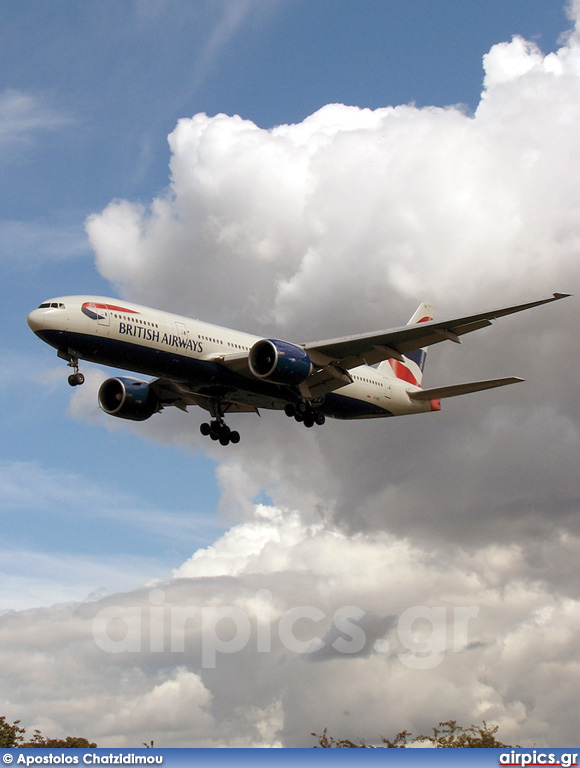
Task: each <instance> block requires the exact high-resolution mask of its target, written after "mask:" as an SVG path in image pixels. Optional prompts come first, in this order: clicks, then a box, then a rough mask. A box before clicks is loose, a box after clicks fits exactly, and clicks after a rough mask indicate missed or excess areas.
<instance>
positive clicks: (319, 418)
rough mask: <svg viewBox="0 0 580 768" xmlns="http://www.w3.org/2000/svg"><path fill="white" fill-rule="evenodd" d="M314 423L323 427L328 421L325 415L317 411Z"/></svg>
mask: <svg viewBox="0 0 580 768" xmlns="http://www.w3.org/2000/svg"><path fill="white" fill-rule="evenodd" d="M314 421H315V422H316V424H318V426H319V427H321V426H322V425H323V424H324V422H325V421H326V416H325V415H324V414H323V413H320V411H317V412H316V413H315V414H314Z"/></svg>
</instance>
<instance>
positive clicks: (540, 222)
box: [0, 3, 580, 746]
mask: <svg viewBox="0 0 580 768" xmlns="http://www.w3.org/2000/svg"><path fill="white" fill-rule="evenodd" d="M570 13H571V15H572V17H573V20H574V21H576V19H577V18H578V3H575V4H573V5H571V6H570ZM484 68H485V80H484V89H483V93H482V97H481V101H480V104H479V105H478V107H477V109H476V110H475V112H474V114H472V115H470V114H466V113H465V112H464V111H463V110H462V109H459V108H457V107H447V108H437V107H429V108H422V109H418V108H416V107H414V106H412V105H406V106H395V107H385V108H383V109H377V110H368V109H360V108H358V107H353V106H350V107H347V106H344V105H339V104H335V105H327V106H326V107H324V108H322V109H321V110H319V111H318V112H316V113H315V114H313V115H311V116H310V117H308V118H306V119H305V120H304V121H303V122H302V123H300V124H297V125H283V126H277V127H275V128H272V129H270V130H265V129H262V128H259V127H258V126H256V125H255V124H254V123H252V122H251V121H249V120H246V119H243V118H242V117H239V116H227V115H217V116H214V117H209V116H207V115H204V114H199V115H195V116H193V117H191V118H187V119H182V120H180V121H179V123H178V125H177V126H176V128H175V130H174V131H173V133H172V134H171V135H170V137H169V144H170V148H171V153H172V155H171V168H170V170H171V178H170V184H169V187H168V188H167V189H166V190H165V191H164V192H163V193H162V194H160V195H159V196H158V197H157V198H156V199H155V200H154V201H153V203H152V204H151V205H150V206H145V205H142V204H136V203H132V202H129V201H126V200H117V201H114V202H112V203H111V204H110V205H108V206H107V208H106V209H105V210H104V211H102V212H101V213H98V214H94V215H93V216H91V217H90V219H89V220H88V222H87V232H88V235H89V238H90V242H91V245H92V247H93V248H94V250H95V254H96V263H97V267H98V269H99V270H100V272H101V274H102V275H103V276H104V277H105V278H106V279H108V280H109V281H110V282H111V283H112V284H113V285H114V286H115V287H116V289H117V290H118V291H119V292H120V293H121V294H122V295H123V296H126V297H128V298H131V299H134V300H138V301H141V302H143V303H146V304H150V305H152V306H157V307H160V308H164V309H168V310H174V311H178V312H182V313H184V314H187V315H190V316H195V317H203V318H204V319H207V320H210V321H215V322H219V323H221V324H225V325H233V326H234V327H239V328H240V329H244V330H250V331H254V332H256V333H264V334H266V333H268V334H275V335H277V336H281V337H286V338H290V339H294V340H297V341H301V340H308V339H313V338H324V337H332V336H336V335H340V334H348V333H354V332H356V331H364V330H371V329H376V328H381V327H383V328H384V327H388V326H392V325H399V324H400V323H401V322H404V321H405V320H406V319H407V317H408V316H410V314H411V313H412V312H413V310H414V309H415V306H416V305H417V303H418V302H419V301H420V300H424V299H426V300H429V301H432V302H433V303H435V304H437V305H438V306H439V308H440V311H441V313H444V314H448V315H451V314H455V313H456V312H463V311H470V310H473V309H478V308H481V309H484V308H491V307H493V306H497V305H501V304H504V303H508V302H512V301H518V300H520V299H526V298H528V297H535V296H542V295H545V294H550V293H552V292H553V291H555V290H562V291H569V292H577V291H578V252H579V245H580V223H579V219H578V215H577V212H578V208H579V203H580V199H579V198H580V193H579V187H578V183H577V178H576V175H577V174H576V173H575V169H576V168H577V167H578V166H579V164H580V134H579V133H578V130H577V126H578V124H580V98H579V96H580V41H579V39H578V34H577V32H576V30H573V31H572V32H571V33H570V34H569V35H568V36H567V37H566V39H565V41H564V42H563V44H562V47H561V48H560V49H559V50H558V51H556V52H554V53H550V54H548V55H545V54H543V53H542V52H541V51H540V50H539V49H538V48H537V47H536V46H535V45H533V44H531V43H529V42H527V41H525V40H522V39H521V38H518V37H516V38H514V39H513V40H512V41H511V42H507V43H500V44H498V45H496V46H494V47H493V48H492V49H491V50H490V51H489V53H488V54H487V55H486V56H485V58H484ZM574 302H575V300H574V299H568V300H567V301H566V302H561V303H558V304H556V305H550V306H549V307H544V308H541V309H537V310H533V311H531V312H530V313H526V314H524V315H520V316H518V317H515V318H505V319H503V320H501V321H498V323H497V324H496V325H495V327H494V328H492V329H488V330H485V331H481V332H480V333H478V334H474V336H473V337H469V338H467V339H465V341H464V343H463V344H462V346H461V348H457V346H456V345H447V346H445V345H440V346H439V347H437V348H434V349H432V350H431V351H430V352H429V357H428V364H427V365H428V367H427V371H426V378H425V383H426V384H427V385H435V384H450V383H453V382H456V381H465V380H469V379H470V378H474V379H475V378H485V377H491V376H495V375H498V376H499V375H509V374H518V375H522V376H524V377H525V378H526V379H528V381H527V383H526V384H525V385H520V386H518V387H514V388H513V390H514V391H512V390H511V389H510V390H508V391H502V392H499V393H498V392H492V393H481V394H478V395H473V396H467V397H465V398H458V399H457V400H456V401H453V402H448V403H446V404H445V408H444V411H443V413H441V414H430V415H428V416H427V415H425V416H421V417H414V418H410V417H408V418H403V419H396V420H392V421H376V422H370V423H354V424H349V423H341V422H333V423H327V424H326V425H325V427H324V428H322V429H316V430H305V429H303V428H302V427H300V425H297V424H295V423H294V422H288V421H287V420H285V419H284V417H283V416H281V415H280V414H264V418H262V419H261V420H259V419H257V418H255V417H253V416H247V415H239V416H236V417H232V418H231V423H232V426H234V423H235V427H236V428H237V429H240V431H241V432H242V442H241V443H240V445H239V446H236V447H235V448H234V447H233V446H230V447H229V449H228V450H227V451H223V450H221V449H220V448H221V447H220V446H216V445H215V444H210V443H209V441H207V442H206V443H204V442H203V441H202V438H201V437H200V436H199V433H198V432H197V423H198V422H199V421H200V420H201V419H198V418H196V416H194V415H193V414H192V415H191V416H190V417H186V416H185V415H184V414H182V413H176V414H171V413H168V412H164V413H163V414H161V415H160V416H155V417H153V418H152V419H151V420H150V421H148V422H145V423H143V424H138V425H125V424H123V425H121V427H120V428H124V429H126V428H130V429H135V430H136V431H138V432H139V434H141V435H143V436H144V437H147V438H149V439H153V440H157V441H159V442H160V443H163V442H170V443H172V444H181V445H183V446H184V447H188V448H191V449H194V450H204V451H207V452H208V453H211V455H212V456H214V457H215V458H217V459H218V461H219V468H218V473H217V479H218V482H219V483H220V486H221V488H222V507H223V512H224V514H226V515H230V516H231V518H232V524H231V527H230V530H229V531H228V532H227V533H226V534H225V535H224V536H223V537H222V538H221V539H219V540H218V541H216V542H215V543H214V544H213V545H212V546H210V547H207V548H206V549H203V550H199V551H197V552H195V553H193V554H192V557H191V558H190V559H189V560H188V561H187V562H186V563H184V564H182V565H181V566H179V567H177V568H176V570H175V573H174V574H173V578H172V580H171V581H169V582H167V583H166V584H161V585H159V589H158V590H153V592H154V593H155V594H153V595H152V591H151V590H150V589H147V590H141V591H137V592H130V593H126V594H123V595H116V596H113V597H111V598H107V599H106V600H101V601H96V602H94V603H90V604H84V605H82V606H80V607H79V606H67V607H63V608H62V609H45V610H43V611H32V612H27V613H21V614H15V615H10V616H6V617H4V618H3V623H2V629H1V631H2V632H3V633H4V634H3V638H4V641H5V642H3V644H2V647H3V648H4V649H7V650H5V651H4V653H5V658H4V659H3V662H2V664H0V668H1V669H3V670H5V671H4V672H3V675H4V677H5V685H4V686H3V689H4V690H10V691H14V693H13V694H11V702H10V708H9V709H8V710H7V713H8V714H9V715H10V716H14V717H18V716H20V715H21V714H22V713H23V712H25V711H26V712H27V713H28V712H31V711H32V712H33V713H34V717H38V718H40V716H41V713H44V716H46V717H49V718H51V722H53V723H54V724H55V725H56V724H58V725H59V730H60V731H72V730H74V731H76V732H86V733H87V735H90V736H91V737H92V738H95V739H97V740H98V741H100V742H101V743H107V744H113V743H116V744H124V743H126V744H134V743H138V741H141V740H145V739H150V738H154V739H155V740H156V742H157V743H163V744H172V745H181V744H192V743H195V744H196V745H199V746H205V745H224V744H227V745H232V746H235V745H246V746H249V745H260V744H273V743H281V744H284V745H287V746H303V745H305V744H308V734H309V733H310V731H312V730H319V731H321V730H322V729H323V728H324V727H325V726H328V727H329V728H330V731H331V733H334V734H336V735H344V736H349V737H351V738H352V737H356V736H361V737H364V738H367V739H373V738H376V736H377V735H378V734H379V733H386V734H391V733H394V732H396V731H398V730H401V729H403V728H409V729H411V730H413V731H415V732H418V731H421V730H423V731H424V730H427V729H428V728H429V727H430V726H431V725H433V724H434V722H435V721H436V720H437V719H442V720H443V719H447V718H454V719H458V720H460V721H462V722H464V723H465V724H468V723H469V722H471V721H477V720H481V719H486V720H487V721H488V722H497V723H498V724H499V725H500V727H501V736H502V737H503V738H504V739H506V740H512V741H513V742H518V743H536V744H538V745H539V744H545V743H547V742H548V741H551V742H552V743H564V742H566V741H572V740H573V739H574V738H575V736H576V727H577V722H576V721H577V717H576V715H575V713H576V711H577V709H576V705H575V698H574V696H575V693H574V691H577V689H578V682H579V681H578V679H577V677H578V676H577V668H578V652H577V649H576V648H575V646H574V643H573V638H574V636H577V630H578V627H577V616H578V601H577V595H578V587H579V584H578V575H577V568H576V566H575V564H576V563H577V557H578V551H579V549H580V531H579V530H578V519H579V518H578V506H579V505H578V501H579V497H580V488H579V485H578V472H577V463H578V462H577V457H578V455H579V454H580V427H579V422H578V413H577V411H578V409H577V401H578V374H577V371H576V367H575V360H576V358H577V355H578V352H579V348H578V347H579V345H578V335H577V331H576V326H577V315H578V313H577V309H576V304H575V303H574ZM87 392H88V389H87V390H85V391H84V392H80V391H79V392H75V393H74V395H73V410H74V411H75V413H76V414H77V415H81V416H82V415H83V414H87V413H88V409H89V408H90V409H94V403H93V405H89V403H88V402H87V400H86V395H87ZM91 413H93V414H94V411H93V410H91ZM196 415H199V414H196ZM260 494H267V495H268V496H269V498H270V499H271V502H269V503H267V504H262V505H257V504H256V498H257V497H259V495H260ZM115 606H117V608H118V609H122V610H125V609H135V612H134V613H132V614H123V615H124V616H125V617H126V618H127V617H128V616H133V619H134V620H135V621H138V622H140V623H139V624H138V626H139V633H140V634H139V639H140V642H141V646H140V652H139V653H137V652H134V653H133V652H130V651H127V652H123V653H106V652H105V651H103V650H102V648H99V646H98V645H97V644H96V641H95V638H94V636H93V628H94V621H95V619H96V617H97V616H98V615H100V616H101V617H102V616H103V614H102V613H100V612H101V611H103V610H109V611H111V610H113V609H115ZM188 606H189V607H195V608H196V612H195V613H194V614H193V615H192V616H190V617H187V616H184V615H183V614H180V616H181V618H182V619H183V620H184V621H185V624H182V625H179V626H181V627H182V634H181V635H180V637H179V638H178V640H179V642H182V644H183V649H180V650H176V649H174V650H173V652H172V651H171V639H172V637H171V626H172V625H171V624H169V625H168V624H167V623H165V624H163V625H162V627H161V629H159V628H158V625H159V622H160V621H161V618H165V621H166V622H167V621H168V618H167V617H168V615H169V616H170V615H171V608H180V609H183V608H186V607H188ZM300 607H307V608H308V612H307V614H305V615H304V616H302V617H300V616H298V615H297V614H296V613H292V611H295V610H296V609H297V608H300ZM202 608H204V609H205V608H207V609H211V610H212V611H213V613H211V611H210V613H208V614H207V616H209V617H210V618H209V619H207V621H208V622H209V623H207V624H206V625H205V631H206V633H207V632H210V630H211V628H212V627H214V628H215V625H214V624H212V623H211V622H212V621H214V622H215V620H216V618H217V617H219V616H220V615H221V617H222V620H223V622H224V625H223V628H222V629H223V635H220V640H219V642H218V641H215V643H217V644H218V645H220V643H221V646H220V647H221V648H223V647H224V646H227V644H228V643H233V644H234V645H235V640H236V633H235V631H236V629H237V630H239V632H241V633H242V635H241V636H238V639H239V637H242V639H244V640H245V642H244V644H243V645H242V647H240V648H239V649H237V650H236V652H235V653H217V654H216V655H215V658H213V661H215V664H214V665H213V666H212V664H211V663H209V662H211V661H212V657H211V654H210V656H207V654H206V656H205V657H204V646H203V644H204V624H203V617H204V615H206V614H204V613H203V611H202ZM220 610H222V614H219V611H220ZM462 611H463V612H464V613H461V612H462ZM470 611H471V613H470ZM337 612H338V613H337ZM105 615H111V614H110V613H109V614H105ZM244 617H245V618H244ZM57 619H58V621H57ZM210 619H211V620H210ZM294 619H296V621H295V622H294V623H293V621H294ZM460 619H462V620H464V622H465V621H466V622H467V623H466V624H465V626H464V627H463V629H457V622H458V621H459V620H460ZM119 621H121V629H122V626H123V624H122V620H120V619H119ZM115 626H116V625H115ZM115 626H111V628H110V630H111V633H112V635H111V636H109V641H111V642H115V639H116V641H118V642H121V641H122V639H123V633H122V631H121V630H120V629H119V627H118V626H117V628H116V629H115ZM31 627H34V628H35V629H36V630H38V628H39V627H40V628H41V629H42V632H38V631H36V634H35V635H34V636H33V634H32V630H31V629H30V628H31ZM156 627H157V628H156ZM168 627H169V628H168ZM281 627H282V628H283V629H284V628H285V630H284V631H286V630H288V628H289V627H291V628H292V631H293V632H294V635H293V636H292V637H291V638H290V641H292V640H294V641H295V643H294V646H293V648H289V647H288V646H287V644H285V642H284V639H283V636H282V635H283V634H284V633H283V632H281V629H280V628H281ZM355 627H358V630H359V631H362V632H363V634H364V640H365V642H364V643H363V644H362V645H361V644H360V642H359V643H358V644H357V639H358V640H361V639H362V637H361V635H360V634H357V631H356V629H355ZM268 628H270V630H271V631H270V632H269V633H268V632H267V631H266V630H267V629H268ZM456 630H457V631H456ZM115 632H116V633H117V634H115ZM23 637H24V638H26V642H27V643H28V644H29V645H28V646H27V647H30V648H31V649H32V650H33V651H34V654H35V655H34V658H35V659H36V661H35V668H34V670H32V669H31V670H30V671H27V670H26V669H24V670H23V664H22V662H19V663H17V661H15V659H16V657H17V651H18V653H21V646H20V645H19V642H21V641H22V638H23ZM37 637H42V638H43V642H44V638H46V647H44V646H43V645H42V643H40V642H39V641H38V640H37V639H35V638H37ZM285 637H286V639H287V640H288V636H287V635H285ZM101 639H103V637H102V636H101ZM105 639H106V638H105ZM57 640H58V643H57ZM152 642H153V643H154V644H155V643H156V644H157V645H155V648H153V649H152V647H151V643H152ZM35 643H36V644H35ZM215 643H214V645H215ZM267 643H269V646H268V647H267V648H265V645H264V644H266V645H267ZM320 643H322V646H321V645H320ZM344 644H347V645H349V647H350V650H351V651H352V652H351V653H350V654H349V653H343V652H342V651H340V650H337V647H336V646H338V648H339V649H340V648H341V647H342V648H344ZM290 645H292V643H291V642H290ZM355 646H356V650H355V649H354V647H355ZM229 647H230V648H231V647H233V646H232V645H230V646H229ZM11 649H12V650H11ZM297 649H302V650H304V649H307V650H309V651H312V652H313V653H312V654H307V653H304V652H302V651H300V650H297ZM109 650H110V648H109ZM206 651H207V648H206ZM49 655H50V664H49V661H48V656H49ZM204 659H205V662H208V663H204ZM307 660H308V661H309V662H310V663H306V662H307ZM57 671H58V673H60V674H61V677H60V678H59V680H58V681H57V683H58V684H57V686H56V688H55V687H54V685H52V683H53V682H54V676H55V675H56V674H57ZM16 675H20V676H21V677H18V678H17V677H16ZM33 677H34V680H35V685H34V701H35V702H36V703H35V704H34V705H33V704H31V702H32V700H33V697H32V694H31V690H32V683H31V680H32V678H33ZM45 680H50V681H51V685H49V684H48V683H46V684H45V682H44V681H45ZM232 680H235V685H233V684H232ZM39 681H40V682H39ZM65 689H66V693H65ZM418 691H420V696H419V695H418V693H417V692H418ZM75 697H77V699H78V701H80V700H81V698H82V700H83V701H86V700H90V701H91V705H90V707H87V706H85V707H83V706H80V705H79V707H73V706H71V705H70V699H71V698H72V699H75ZM576 698H577V697H576ZM77 699H75V700H77ZM63 702H66V705H65V703H63ZM160 702H164V703H165V704H166V706H167V709H168V711H169V712H172V713H174V717H170V718H168V719H167V721H166V722H159V723H158V724H157V725H155V724H153V726H152V728H146V726H147V721H148V713H150V712H151V711H152V709H154V708H155V707H156V706H157V705H158V704H159V703H160ZM184 706H186V707H187V706H190V707H191V711H193V712H195V713H196V724H195V725H193V724H192V723H191V721H190V720H188V719H187V718H186V719H182V716H181V714H178V713H179V712H181V711H182V710H181V709H180V708H181V707H184ZM31 707H32V709H31ZM95 713H96V716H95ZM111 713H119V717H115V716H114V714H113V716H112V715H111ZM184 717H185V716H184ZM29 719H30V718H29V717H28V718H27V722H28V721H29ZM88 723H90V724H92V730H90V732H89V731H88V730H87V727H86V726H85V724H88ZM123 728H125V729H126V730H123ZM224 734H227V736H225V735H224ZM137 740H138V741H137Z"/></svg>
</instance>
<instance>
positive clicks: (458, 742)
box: [311, 720, 511, 749]
mask: <svg viewBox="0 0 580 768" xmlns="http://www.w3.org/2000/svg"><path fill="white" fill-rule="evenodd" d="M497 730H498V726H497V725H492V726H488V725H487V723H486V722H485V720H484V721H483V724H482V725H470V726H469V728H463V727H462V726H461V725H457V721H456V720H447V721H446V722H444V723H439V728H433V734H432V735H431V736H423V735H421V736H417V737H416V738H413V735H412V734H411V733H410V732H409V731H400V732H399V733H397V735H396V736H395V737H394V738H393V739H387V738H385V737H384V736H381V745H378V746H375V745H373V744H366V743H365V742H364V741H360V742H359V743H358V744H357V743H355V742H354V741H351V740H350V739H335V738H334V737H333V736H329V735H328V732H327V731H328V729H327V728H325V729H324V731H323V732H322V734H318V733H312V734H311V736H314V737H315V738H316V739H317V740H318V743H317V744H315V745H314V748H315V749H317V748H318V749H405V747H407V746H408V744H409V743H410V742H412V743H413V744H414V745H416V744H417V742H429V744H430V745H431V746H433V747H436V748H438V749H471V748H486V747H489V748H492V747H504V748H505V747H508V748H509V747H510V746H511V745H510V744H503V743H502V742H501V741H498V740H497V739H496V738H495V734H496V733H497Z"/></svg>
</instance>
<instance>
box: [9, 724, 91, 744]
mask: <svg viewBox="0 0 580 768" xmlns="http://www.w3.org/2000/svg"><path fill="white" fill-rule="evenodd" d="M19 723H20V720H15V721H14V722H13V723H12V724H10V723H8V722H7V721H6V718H5V717H4V716H0V747H4V748H7V749H10V748H14V747H19V748H21V749H31V748H37V749H62V748H65V749H66V748H76V749H94V748H95V747H96V746H97V745H96V744H95V743H94V742H92V741H88V740H87V739H85V738H82V737H80V736H67V737H66V739H48V738H46V737H45V736H43V735H42V733H41V732H40V731H39V730H36V731H34V735H33V736H32V738H31V739H30V740H29V741H25V740H24V735H25V733H26V729H25V728H21V727H20V725H19Z"/></svg>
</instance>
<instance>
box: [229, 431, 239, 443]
mask: <svg viewBox="0 0 580 768" xmlns="http://www.w3.org/2000/svg"><path fill="white" fill-rule="evenodd" d="M230 440H231V441H232V443H233V444H234V445H237V444H238V443H239V442H240V433H239V432H236V430H235V429H234V430H233V431H232V432H230Z"/></svg>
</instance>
